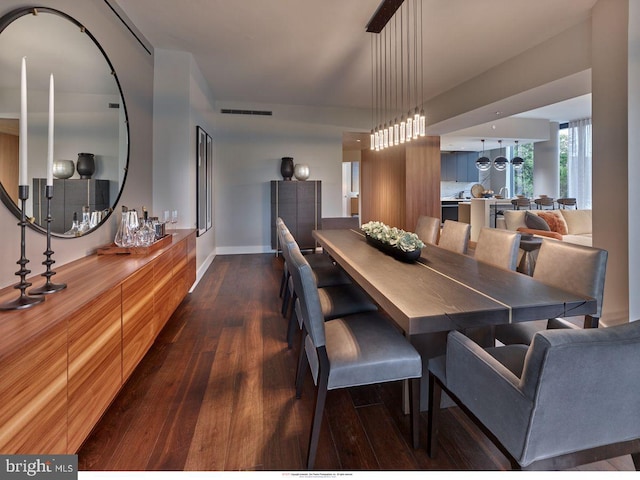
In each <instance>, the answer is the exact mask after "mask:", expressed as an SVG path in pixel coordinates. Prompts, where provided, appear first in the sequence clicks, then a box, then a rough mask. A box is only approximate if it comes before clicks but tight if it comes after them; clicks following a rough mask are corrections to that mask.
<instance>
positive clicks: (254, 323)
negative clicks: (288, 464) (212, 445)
mask: <svg viewBox="0 0 640 480" xmlns="http://www.w3.org/2000/svg"><path fill="white" fill-rule="evenodd" d="M260 318H261V317H260V315H259V314H257V313H255V312H254V313H252V314H250V315H249V317H248V318H247V319H246V323H245V325H244V328H243V332H244V335H243V342H242V344H241V347H240V348H241V352H242V364H241V366H240V368H239V369H238V371H237V372H236V386H235V392H234V393H235V407H234V411H233V416H232V418H231V431H230V435H229V443H228V446H227V459H226V462H225V470H254V469H257V468H258V467H260V466H261V465H262V447H263V438H262V435H263V429H262V419H263V403H262V401H263V396H262V364H263V355H262V335H261V325H260Z"/></svg>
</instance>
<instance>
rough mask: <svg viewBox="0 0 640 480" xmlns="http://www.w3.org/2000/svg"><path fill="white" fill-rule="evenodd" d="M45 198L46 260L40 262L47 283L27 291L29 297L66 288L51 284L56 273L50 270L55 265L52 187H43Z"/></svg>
mask: <svg viewBox="0 0 640 480" xmlns="http://www.w3.org/2000/svg"><path fill="white" fill-rule="evenodd" d="M45 196H46V197H47V249H46V250H45V252H44V255H45V257H47V258H46V260H45V261H44V262H42V264H43V265H44V266H45V267H47V269H46V270H45V272H44V273H43V274H42V276H43V277H44V278H46V279H47V281H46V282H45V284H44V285H42V286H41V287H38V288H32V289H31V290H29V294H30V295H46V294H49V293H55V292H59V291H60V290H64V289H65V288H67V284H66V283H52V282H51V277H52V276H53V275H55V274H56V272H54V271H53V270H51V265H53V264H54V263H56V261H55V260H52V259H51V256H52V255H53V253H54V252H53V250H51V221H52V218H51V199H52V198H53V185H47V186H46V187H45Z"/></svg>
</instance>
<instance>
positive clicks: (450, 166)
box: [440, 152, 478, 183]
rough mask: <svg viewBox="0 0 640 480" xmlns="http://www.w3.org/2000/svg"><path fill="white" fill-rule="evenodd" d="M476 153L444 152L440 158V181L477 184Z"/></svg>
mask: <svg viewBox="0 0 640 480" xmlns="http://www.w3.org/2000/svg"><path fill="white" fill-rule="evenodd" d="M477 158H478V154H477V152H445V153H442V154H441V156H440V162H441V165H440V171H441V180H442V181H446V182H463V183H470V182H477V181H478V169H477V168H476V159H477Z"/></svg>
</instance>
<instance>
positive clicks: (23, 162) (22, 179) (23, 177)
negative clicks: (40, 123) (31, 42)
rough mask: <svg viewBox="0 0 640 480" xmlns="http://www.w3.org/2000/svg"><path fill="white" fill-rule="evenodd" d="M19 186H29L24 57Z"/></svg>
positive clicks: (25, 63) (25, 61)
mask: <svg viewBox="0 0 640 480" xmlns="http://www.w3.org/2000/svg"><path fill="white" fill-rule="evenodd" d="M19 159H20V160H19V162H20V163H19V167H20V173H19V178H18V180H19V181H18V184H19V185H28V184H27V57H22V71H21V76H20V142H19Z"/></svg>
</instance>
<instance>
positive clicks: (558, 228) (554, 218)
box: [538, 212, 568, 235]
mask: <svg viewBox="0 0 640 480" xmlns="http://www.w3.org/2000/svg"><path fill="white" fill-rule="evenodd" d="M561 215H562V214H561V213H558V212H539V213H538V216H539V217H542V218H543V219H544V221H545V222H547V223H548V224H549V230H551V231H552V232H557V233H559V234H560V235H566V234H567V233H568V231H567V223H566V222H565V221H564V218H562V216H561Z"/></svg>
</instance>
